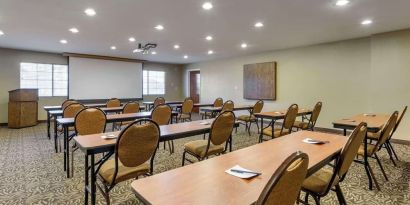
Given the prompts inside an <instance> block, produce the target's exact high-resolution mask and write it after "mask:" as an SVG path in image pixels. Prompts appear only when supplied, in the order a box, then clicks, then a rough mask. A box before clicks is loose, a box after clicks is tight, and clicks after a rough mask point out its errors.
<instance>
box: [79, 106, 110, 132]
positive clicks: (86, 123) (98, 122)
mask: <svg viewBox="0 0 410 205" xmlns="http://www.w3.org/2000/svg"><path fill="white" fill-rule="evenodd" d="M106 122H107V117H106V115H105V112H104V111H102V110H101V109H99V108H86V109H83V110H81V111H80V112H78V113H77V115H76V116H75V119H74V127H75V132H76V134H77V135H90V134H97V133H104V132H105V125H106Z"/></svg>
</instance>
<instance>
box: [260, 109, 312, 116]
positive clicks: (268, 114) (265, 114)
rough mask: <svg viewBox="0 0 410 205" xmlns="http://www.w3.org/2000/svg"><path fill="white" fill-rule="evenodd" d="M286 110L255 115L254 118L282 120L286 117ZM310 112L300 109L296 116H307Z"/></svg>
mask: <svg viewBox="0 0 410 205" xmlns="http://www.w3.org/2000/svg"><path fill="white" fill-rule="evenodd" d="M286 112H287V110H282V111H269V112H261V113H255V116H256V117H259V118H273V119H276V118H283V117H285V115H286ZM311 113H312V110H310V109H306V108H301V109H298V115H307V114H311Z"/></svg>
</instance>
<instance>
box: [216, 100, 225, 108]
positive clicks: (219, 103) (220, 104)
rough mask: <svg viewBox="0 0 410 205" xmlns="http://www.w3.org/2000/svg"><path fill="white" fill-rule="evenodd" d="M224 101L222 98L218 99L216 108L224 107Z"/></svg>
mask: <svg viewBox="0 0 410 205" xmlns="http://www.w3.org/2000/svg"><path fill="white" fill-rule="evenodd" d="M223 104H224V100H223V99H222V98H216V99H215V101H214V107H222V105H223Z"/></svg>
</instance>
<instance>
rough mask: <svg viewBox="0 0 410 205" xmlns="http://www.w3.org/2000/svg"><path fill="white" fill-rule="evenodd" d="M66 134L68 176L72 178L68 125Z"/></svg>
mask: <svg viewBox="0 0 410 205" xmlns="http://www.w3.org/2000/svg"><path fill="white" fill-rule="evenodd" d="M64 136H65V137H64V139H65V140H66V154H67V178H70V141H69V136H68V127H66V128H65V131H64Z"/></svg>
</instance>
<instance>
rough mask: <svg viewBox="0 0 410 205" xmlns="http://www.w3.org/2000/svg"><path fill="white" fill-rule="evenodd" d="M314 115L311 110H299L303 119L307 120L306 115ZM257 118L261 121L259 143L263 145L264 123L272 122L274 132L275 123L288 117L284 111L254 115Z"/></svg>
mask: <svg viewBox="0 0 410 205" xmlns="http://www.w3.org/2000/svg"><path fill="white" fill-rule="evenodd" d="M311 114H312V110H310V109H306V108H301V109H298V116H302V118H303V119H306V115H311ZM254 115H255V117H256V118H258V119H260V123H261V124H260V128H259V129H260V132H259V133H260V134H259V142H260V143H261V142H262V140H263V129H264V127H263V123H264V120H265V119H267V120H271V127H272V131H273V130H275V129H274V126H275V122H276V121H277V120H280V119H284V118H285V115H286V110H284V111H269V112H260V113H255V114H254Z"/></svg>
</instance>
